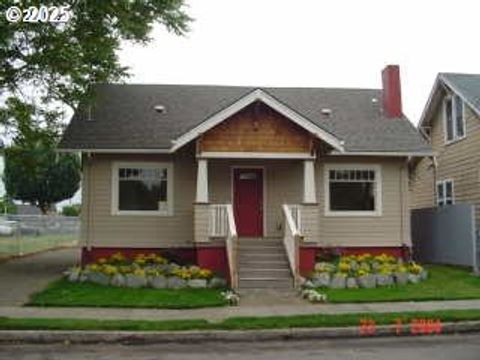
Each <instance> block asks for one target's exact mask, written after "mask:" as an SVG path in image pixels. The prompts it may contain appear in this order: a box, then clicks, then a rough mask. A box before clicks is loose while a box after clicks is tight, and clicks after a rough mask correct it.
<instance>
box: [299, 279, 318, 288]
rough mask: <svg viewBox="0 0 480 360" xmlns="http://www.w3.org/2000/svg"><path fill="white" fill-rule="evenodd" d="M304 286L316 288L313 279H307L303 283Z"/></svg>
mask: <svg viewBox="0 0 480 360" xmlns="http://www.w3.org/2000/svg"><path fill="white" fill-rule="evenodd" d="M302 287H303V288H304V289H314V288H315V285H314V284H313V281H311V280H307V281H305V282H304V283H303V284H302Z"/></svg>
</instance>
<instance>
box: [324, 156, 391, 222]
mask: <svg viewBox="0 0 480 360" xmlns="http://www.w3.org/2000/svg"><path fill="white" fill-rule="evenodd" d="M330 170H373V171H375V183H376V184H375V185H376V186H375V210H374V211H356V210H355V211H349V210H342V211H338V210H333V211H332V210H330V186H329V185H330V175H329V174H330ZM323 182H324V189H323V191H324V194H325V216H332V217H333V216H339V217H350V216H351V217H375V216H376V217H378V216H382V214H383V200H382V182H383V181H382V167H381V165H377V164H325V166H324V181H323Z"/></svg>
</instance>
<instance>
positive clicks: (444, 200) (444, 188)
mask: <svg viewBox="0 0 480 360" xmlns="http://www.w3.org/2000/svg"><path fill="white" fill-rule="evenodd" d="M453 203H454V194H453V180H442V181H437V206H445V205H451V204H453Z"/></svg>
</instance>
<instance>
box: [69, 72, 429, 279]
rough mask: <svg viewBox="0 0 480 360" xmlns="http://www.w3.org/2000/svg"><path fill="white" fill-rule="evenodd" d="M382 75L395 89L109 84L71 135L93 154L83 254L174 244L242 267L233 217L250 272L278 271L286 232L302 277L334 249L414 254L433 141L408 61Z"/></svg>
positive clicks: (86, 167)
mask: <svg viewBox="0 0 480 360" xmlns="http://www.w3.org/2000/svg"><path fill="white" fill-rule="evenodd" d="M382 75H383V84H384V89H383V90H381V89H335V88H332V89H324V88H256V87H229V86H196V85H128V84H127V85H98V86H96V101H95V103H94V104H93V106H91V107H89V108H84V109H83V111H79V112H77V113H76V114H75V115H74V117H73V119H72V121H71V123H70V124H69V126H68V128H67V129H66V131H65V134H64V138H63V140H62V142H61V146H60V147H61V148H62V149H63V151H74V152H82V154H83V175H84V177H83V196H82V198H83V202H82V205H83V208H82V245H83V261H87V262H88V261H91V260H92V259H95V258H97V257H99V256H103V255H106V254H111V253H112V252H115V251H118V250H121V251H125V252H127V253H130V254H132V253H138V252H144V251H149V250H159V249H161V250H164V251H168V252H170V253H173V254H176V255H177V256H182V257H184V258H185V259H188V260H191V261H196V262H197V263H198V264H199V265H200V266H205V267H209V268H212V269H214V270H217V271H222V272H227V269H228V266H230V271H236V267H235V266H234V264H236V261H235V258H236V257H235V254H236V252H235V249H234V248H233V247H231V246H230V245H231V243H232V241H234V239H235V237H234V236H232V234H233V230H234V229H233V226H235V227H236V231H237V233H238V236H239V239H238V242H239V250H238V252H239V254H238V256H239V257H240V259H243V260H242V261H241V262H240V278H241V279H240V282H242V266H246V267H248V266H251V267H252V268H253V267H255V268H256V269H257V270H255V271H256V272H255V271H253V269H252V274H251V275H249V276H250V278H249V279H250V280H252V279H253V280H255V279H257V280H259V279H265V278H267V277H268V276H266V275H265V276H264V277H262V276H261V274H262V271H264V270H265V271H266V270H273V269H272V266H273V264H274V262H275V261H273V260H278V261H279V262H280V260H281V259H283V258H284V256H285V255H282V258H279V259H277V258H275V257H274V255H275V254H273V253H269V250H268V249H269V246H270V247H274V245H275V244H277V245H280V244H282V243H281V242H280V241H276V242H275V239H280V238H282V237H284V241H285V244H286V245H287V246H286V249H287V255H288V259H289V260H290V264H291V265H292V268H293V270H294V272H295V275H298V267H300V270H301V271H302V272H303V273H305V272H308V271H310V270H312V268H313V265H314V261H315V255H316V254H317V252H318V251H320V250H321V249H325V248H330V249H340V250H342V251H343V252H345V253H355V252H357V253H358V252H365V251H369V252H374V253H381V252H388V253H391V254H395V255H398V256H400V255H402V254H404V251H405V250H407V251H408V249H409V248H410V246H411V240H410V215H409V204H408V160H409V159H410V158H412V157H418V156H420V157H421V156H426V155H427V156H428V155H431V149H430V147H429V146H428V144H426V142H424V141H423V139H422V138H421V136H420V135H419V134H418V132H417V130H416V129H415V128H414V126H413V125H412V124H411V123H410V122H409V120H408V119H407V118H406V117H405V116H404V115H403V113H402V108H401V94H400V77H399V69H398V66H388V67H386V68H385V70H384V71H383V73H382ZM221 204H231V206H227V205H221ZM287 204H288V205H291V206H284V205H287ZM297 230H298V232H299V233H300V235H301V236H300V243H299V249H297V250H296V242H295V241H294V240H295V239H299V237H298V236H297V235H298V233H297ZM265 238H268V239H265ZM262 244H265V246H264V247H263V248H262V247H261V246H262ZM255 246H257V247H255ZM252 247H253V249H254V250H253V251H252V250H251V249H252ZM277 250H278V249H277ZM280 250H281V251H283V252H285V250H283V248H281V249H280ZM249 251H250V252H249ZM242 252H243V254H242ZM227 254H228V256H227ZM247 255H248V256H247ZM242 256H243V257H242ZM269 256H270V257H269ZM228 258H230V260H231V261H230V262H228V260H227V259H228ZM270 260H272V261H270ZM255 261H256V262H255ZM262 261H264V263H262ZM242 264H243V265H242ZM247 270H248V269H247ZM249 274H250V273H249ZM265 274H266V273H265ZM269 274H270V273H269ZM244 280H245V279H244ZM247 280H248V279H247ZM245 283H246V280H245Z"/></svg>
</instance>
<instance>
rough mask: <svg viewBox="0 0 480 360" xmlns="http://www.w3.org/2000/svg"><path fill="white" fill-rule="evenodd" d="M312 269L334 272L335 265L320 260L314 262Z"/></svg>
mask: <svg viewBox="0 0 480 360" xmlns="http://www.w3.org/2000/svg"><path fill="white" fill-rule="evenodd" d="M314 270H315V271H316V272H330V273H331V272H334V271H335V265H334V264H332V263H329V262H325V261H321V262H318V263H316V264H315V267H314Z"/></svg>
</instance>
